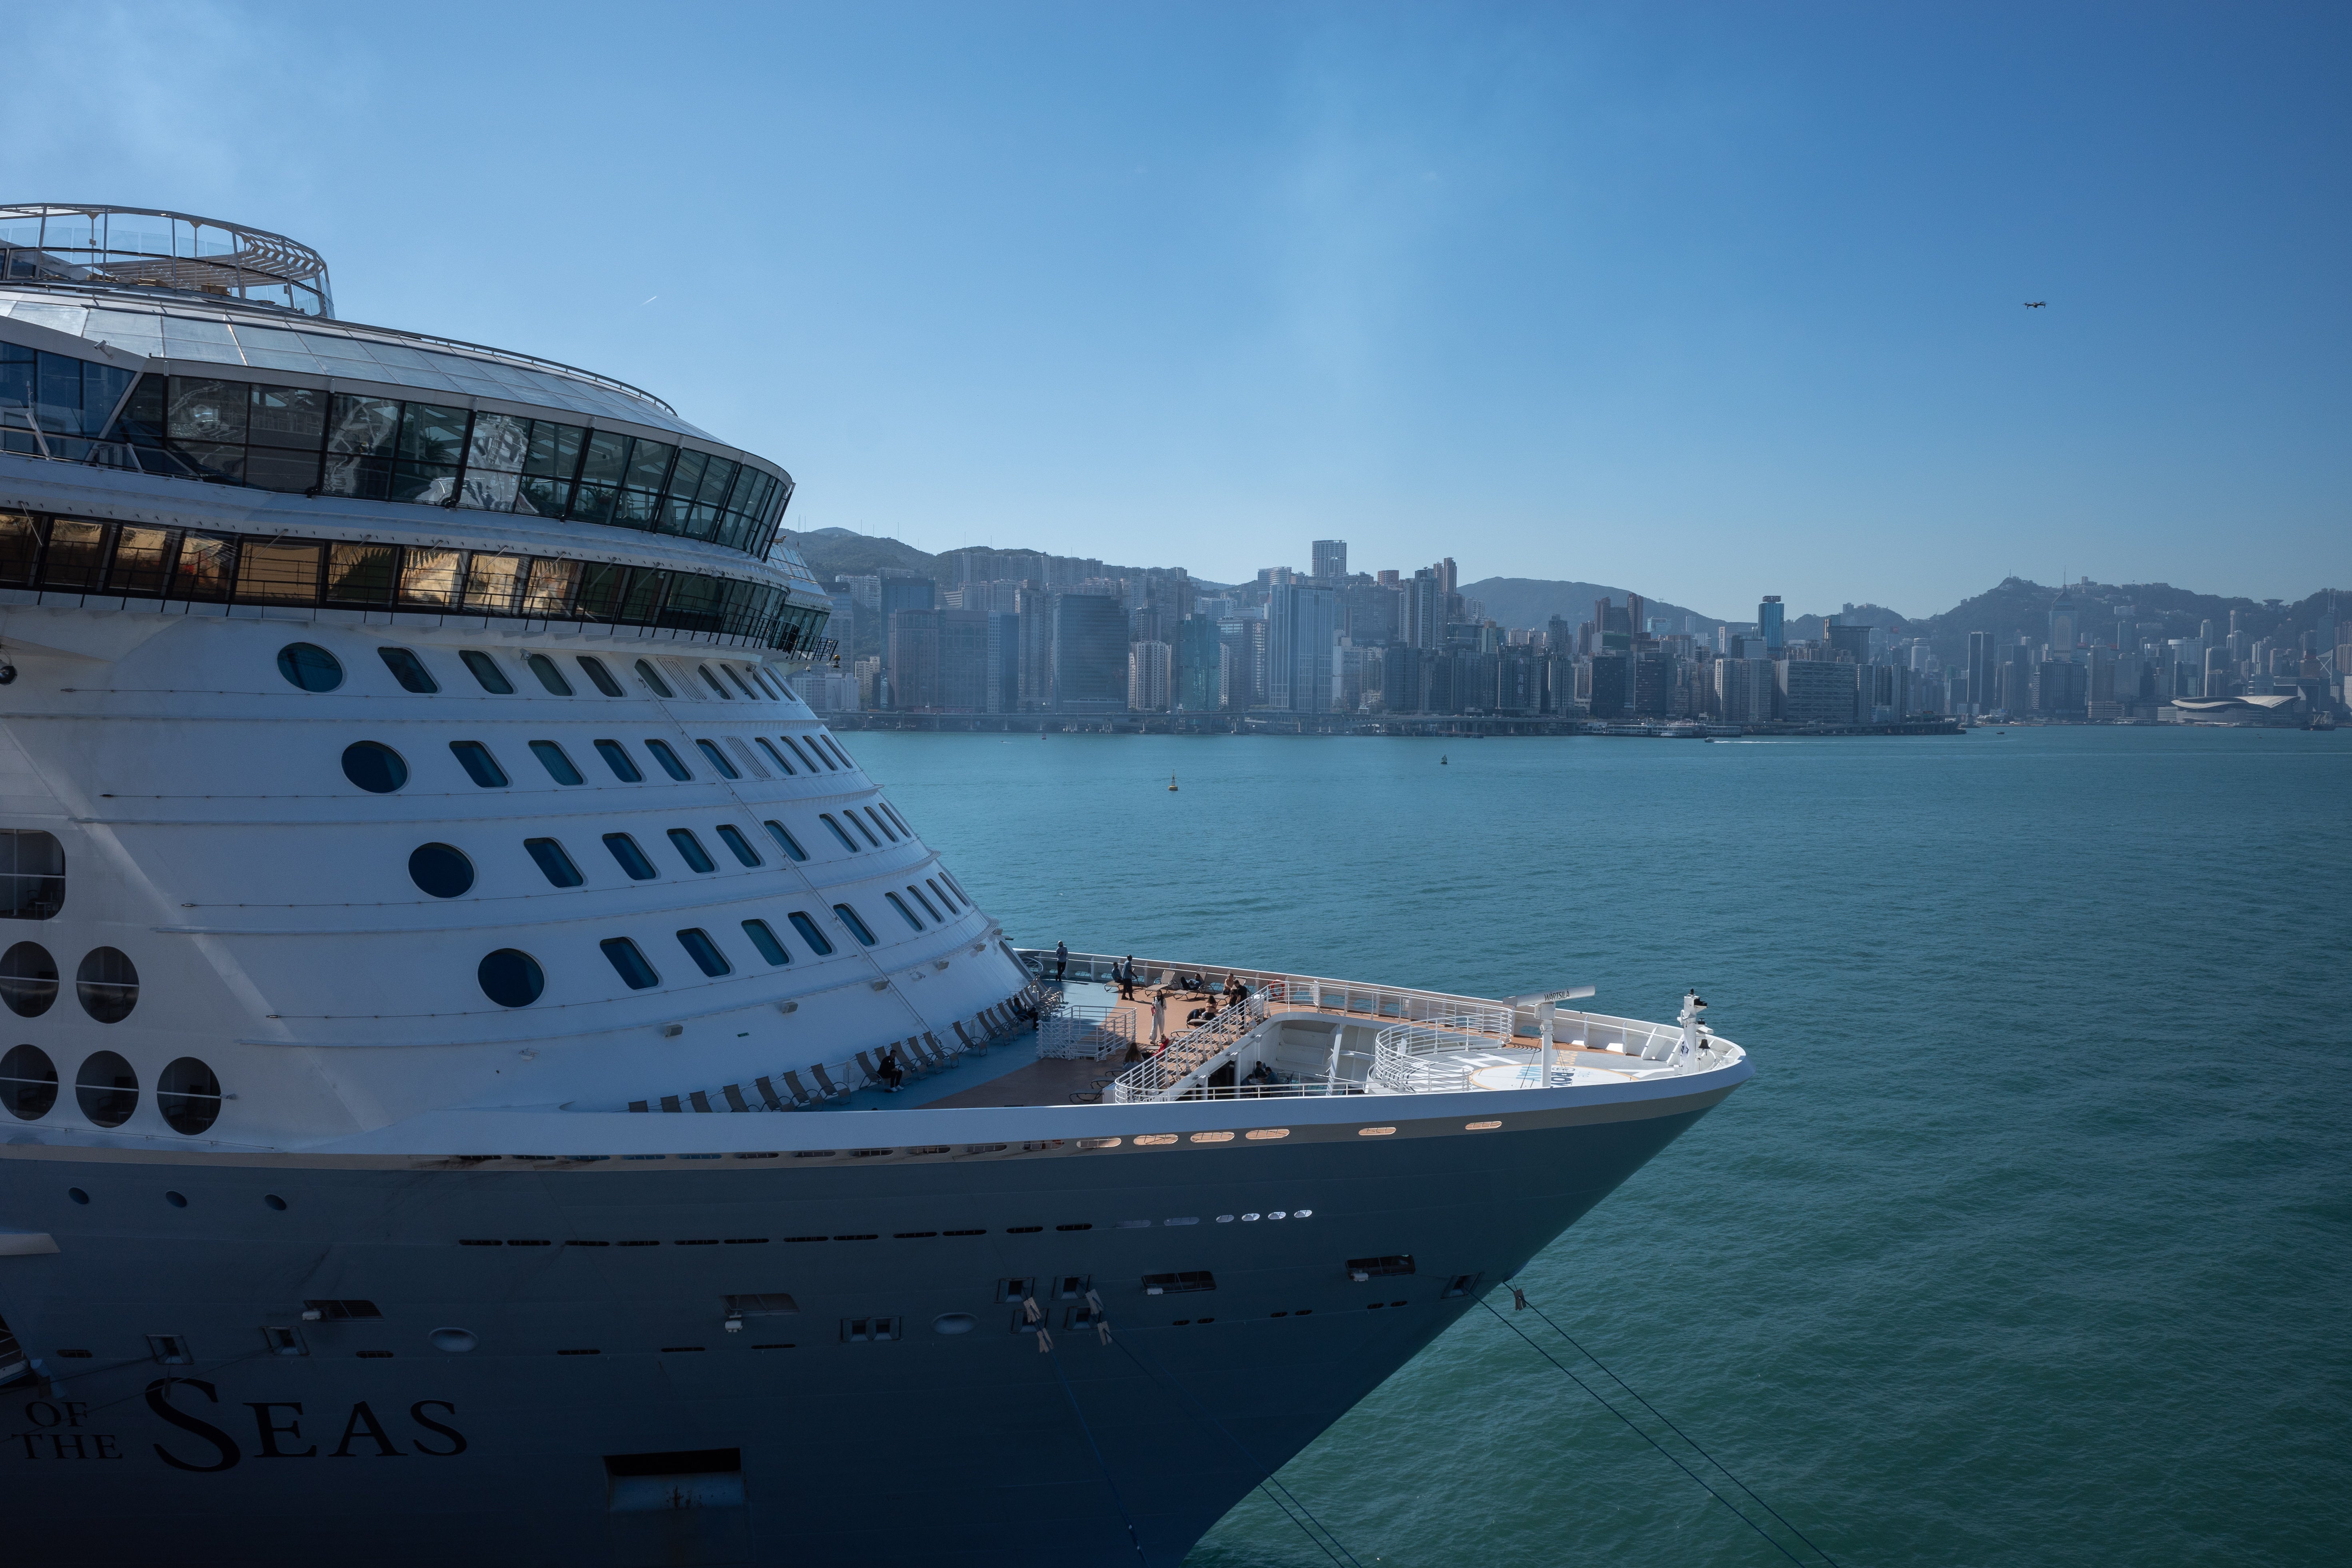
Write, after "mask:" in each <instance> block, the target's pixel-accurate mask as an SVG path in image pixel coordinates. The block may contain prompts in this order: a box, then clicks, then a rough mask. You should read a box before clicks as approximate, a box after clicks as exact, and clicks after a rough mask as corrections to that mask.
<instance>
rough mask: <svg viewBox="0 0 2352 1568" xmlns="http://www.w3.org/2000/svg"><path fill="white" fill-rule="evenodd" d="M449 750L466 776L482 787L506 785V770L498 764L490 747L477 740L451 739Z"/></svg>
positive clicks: (502, 787) (492, 787)
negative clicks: (491, 753) (463, 769)
mask: <svg viewBox="0 0 2352 1568" xmlns="http://www.w3.org/2000/svg"><path fill="white" fill-rule="evenodd" d="M449 751H450V752H451V754H452V755H454V756H456V757H457V761H458V763H459V764H460V765H462V766H463V767H464V768H465V770H466V776H467V778H470V779H472V780H473V781H474V782H475V783H476V784H479V785H481V786H482V787H483V788H484V789H504V788H506V787H507V774H506V770H505V769H504V768H501V767H499V763H498V759H497V758H495V757H493V756H491V755H490V749H489V748H488V746H485V745H484V744H482V743H481V742H479V741H452V742H449Z"/></svg>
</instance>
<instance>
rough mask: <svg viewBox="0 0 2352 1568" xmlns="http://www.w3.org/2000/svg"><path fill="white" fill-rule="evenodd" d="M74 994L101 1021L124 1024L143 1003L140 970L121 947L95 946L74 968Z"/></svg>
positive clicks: (92, 1015)
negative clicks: (140, 998) (132, 963)
mask: <svg viewBox="0 0 2352 1568" xmlns="http://www.w3.org/2000/svg"><path fill="white" fill-rule="evenodd" d="M73 994H75V996H80V1002H82V1011H85V1013H89V1016H91V1018H97V1020H99V1023H122V1020H125V1018H130V1016H131V1008H134V1006H139V971H136V969H134V966H131V957H130V954H127V952H122V950H120V947H91V950H89V952H87V954H82V966H80V969H75V971H73Z"/></svg>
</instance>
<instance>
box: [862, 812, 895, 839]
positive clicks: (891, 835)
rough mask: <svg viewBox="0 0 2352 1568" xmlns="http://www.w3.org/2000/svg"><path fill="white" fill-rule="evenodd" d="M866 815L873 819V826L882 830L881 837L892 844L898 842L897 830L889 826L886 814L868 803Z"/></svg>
mask: <svg viewBox="0 0 2352 1568" xmlns="http://www.w3.org/2000/svg"><path fill="white" fill-rule="evenodd" d="M866 816H870V817H872V818H873V819H874V826H877V827H878V828H880V829H881V830H882V837H885V838H887V839H888V840H889V841H890V842H891V843H893V844H896V843H898V830H897V829H896V828H894V827H892V826H890V819H889V818H888V817H887V816H884V815H883V814H882V813H881V812H880V811H879V810H877V809H876V808H875V807H873V806H870V805H869V806H867V807H866Z"/></svg>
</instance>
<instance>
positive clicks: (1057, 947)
mask: <svg viewBox="0 0 2352 1568" xmlns="http://www.w3.org/2000/svg"><path fill="white" fill-rule="evenodd" d="M1069 972H1070V944H1069V943H1068V942H1055V944H1054V984H1056V985H1058V984H1061V983H1062V977H1063V976H1064V975H1066V974H1067V973H1069Z"/></svg>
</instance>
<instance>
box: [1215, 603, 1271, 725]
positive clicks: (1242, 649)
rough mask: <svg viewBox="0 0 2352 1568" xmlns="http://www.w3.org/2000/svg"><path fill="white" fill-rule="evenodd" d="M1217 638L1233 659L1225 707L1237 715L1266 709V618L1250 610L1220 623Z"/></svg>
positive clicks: (1229, 671)
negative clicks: (1253, 709)
mask: <svg viewBox="0 0 2352 1568" xmlns="http://www.w3.org/2000/svg"><path fill="white" fill-rule="evenodd" d="M1217 639H1218V641H1219V642H1220V643H1221V644H1223V647H1224V650H1225V653H1226V655H1227V656H1228V658H1229V660H1230V662H1229V665H1228V667H1227V669H1226V690H1225V706H1226V707H1227V708H1229V709H1231V710H1234V711H1235V712H1241V711H1244V710H1248V709H1251V708H1263V707H1265V699H1266V685H1267V675H1266V638H1265V616H1264V615H1263V614H1261V613H1258V612H1255V611H1251V612H1247V613H1244V614H1243V615H1238V616H1226V617H1225V618H1224V619H1223V620H1222V621H1219V622H1218V623H1217Z"/></svg>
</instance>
